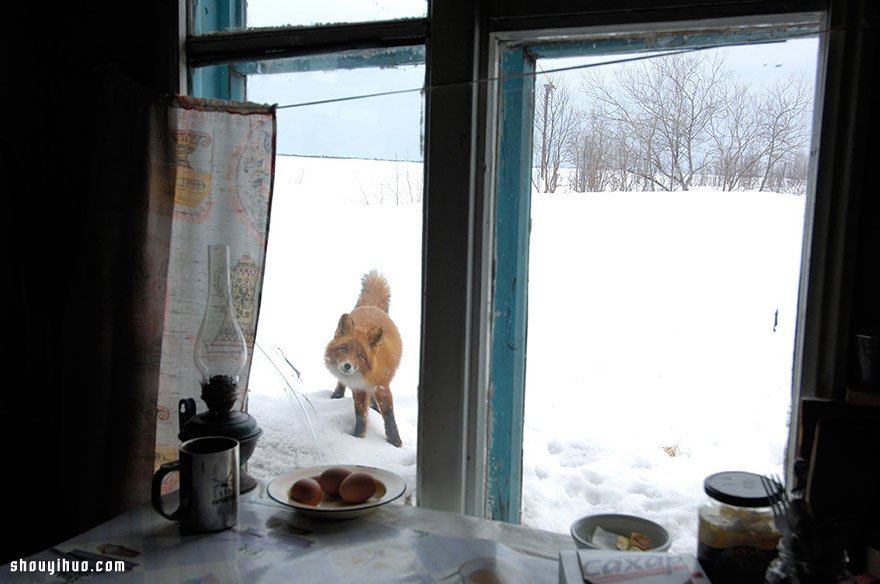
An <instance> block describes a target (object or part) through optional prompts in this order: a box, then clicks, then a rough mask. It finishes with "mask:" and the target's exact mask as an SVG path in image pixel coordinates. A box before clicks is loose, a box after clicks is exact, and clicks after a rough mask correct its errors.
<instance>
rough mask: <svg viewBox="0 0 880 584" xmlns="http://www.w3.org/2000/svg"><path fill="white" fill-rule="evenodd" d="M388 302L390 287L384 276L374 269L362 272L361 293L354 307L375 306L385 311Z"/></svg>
mask: <svg viewBox="0 0 880 584" xmlns="http://www.w3.org/2000/svg"><path fill="white" fill-rule="evenodd" d="M390 304H391V287H390V286H389V285H388V280H386V279H385V276H383V275H382V274H380V273H379V272H377V271H376V270H371V271H370V272H368V273H366V274H364V277H363V278H361V294H360V296H358V300H357V304H355V306H354V307H355V308H357V307H358V306H375V307H376V308H379V309H381V310H383V311H385V312H386V313H387V312H388V307H389V305H390Z"/></svg>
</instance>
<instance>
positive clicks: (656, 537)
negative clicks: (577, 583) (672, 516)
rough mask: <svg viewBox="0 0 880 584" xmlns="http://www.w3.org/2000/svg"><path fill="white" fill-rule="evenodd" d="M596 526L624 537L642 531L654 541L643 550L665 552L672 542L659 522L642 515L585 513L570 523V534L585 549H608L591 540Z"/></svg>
mask: <svg viewBox="0 0 880 584" xmlns="http://www.w3.org/2000/svg"><path fill="white" fill-rule="evenodd" d="M596 527H601V528H602V529H604V530H605V531H608V532H610V533H613V534H617V535H623V536H625V537H629V536H630V534H631V533H632V532H633V531H637V532H639V533H642V534H644V535H646V536H648V537H649V538H651V541H652V542H653V543H654V547H652V548H651V549H647V550H643V551H646V552H665V551H666V550H668V549H669V546H670V544H671V543H672V540H671V539H670V538H669V532H668V531H666V529H664V528H663V526H662V525H660V524H659V523H655V522H653V521H651V520H649V519H645V518H643V517H636V516H635V515H622V514H617V513H606V514H601V515H587V516H586V517H581V518H580V519H577V520H576V521H575V522H574V523H572V524H571V536H572V537H573V538H574V542H575V545H577V547H579V548H581V549H587V550H596V549H609V548H607V547H604V546H601V547H600V546H599V545H598V544H596V543H594V542H593V533H594V532H595V530H596ZM611 549H613V548H611ZM635 553H637V552H635Z"/></svg>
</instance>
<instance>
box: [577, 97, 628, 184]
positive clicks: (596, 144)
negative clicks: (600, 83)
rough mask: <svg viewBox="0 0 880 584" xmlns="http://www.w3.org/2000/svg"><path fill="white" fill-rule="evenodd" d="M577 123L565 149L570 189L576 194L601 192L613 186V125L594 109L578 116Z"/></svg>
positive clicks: (614, 145)
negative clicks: (570, 173)
mask: <svg viewBox="0 0 880 584" xmlns="http://www.w3.org/2000/svg"><path fill="white" fill-rule="evenodd" d="M578 121H579V123H578V125H577V127H576V128H575V131H573V132H572V133H571V134H572V135H571V136H570V138H569V142H568V148H567V152H568V156H567V159H568V162H569V163H571V164H572V165H573V167H574V173H573V174H572V175H571V179H570V182H571V189H572V190H573V191H575V192H578V193H586V192H591V193H596V192H601V191H604V190H606V189H607V188H610V187H611V186H612V185H613V184H614V161H613V157H614V152H615V149H616V148H615V147H616V144H615V143H614V140H615V136H614V133H613V132H614V130H613V126H612V124H613V122H610V121H609V120H608V119H607V117H606V116H605V115H604V114H603V112H601V111H599V110H596V109H593V110H591V111H590V112H589V113H588V114H586V113H580V115H578Z"/></svg>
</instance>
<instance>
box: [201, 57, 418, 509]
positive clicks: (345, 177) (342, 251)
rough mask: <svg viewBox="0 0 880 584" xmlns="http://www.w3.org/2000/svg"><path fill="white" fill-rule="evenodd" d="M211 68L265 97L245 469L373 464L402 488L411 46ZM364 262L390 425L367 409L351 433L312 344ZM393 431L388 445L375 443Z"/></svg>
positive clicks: (414, 268)
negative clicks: (360, 432)
mask: <svg viewBox="0 0 880 584" xmlns="http://www.w3.org/2000/svg"><path fill="white" fill-rule="evenodd" d="M211 69H218V70H223V71H227V72H228V71H232V74H231V75H230V76H232V77H235V78H237V79H239V80H240V81H241V86H242V88H243V92H244V94H245V95H246V98H247V99H248V100H249V101H253V102H257V103H274V104H277V105H278V116H277V119H278V127H277V136H276V151H277V156H276V167H275V182H274V194H273V200H272V207H271V214H270V226H269V239H268V246H267V254H266V267H265V276H264V282H263V289H262V299H261V308H260V315H259V322H258V328H257V337H256V348H255V350H254V359H253V365H252V368H251V373H250V380H249V390H250V394H249V406H248V407H249V411H250V413H251V414H252V415H253V416H254V417H255V418H256V419H257V420H258V422H259V424H260V426H261V428H263V430H264V434H263V436H262V437H261V438H260V440H259V442H258V444H257V447H256V450H255V452H254V454H253V456H252V457H251V459H250V461H249V471H250V473H251V474H252V475H253V476H255V477H257V478H262V479H266V480H271V479H272V478H274V477H275V476H277V475H279V474H281V473H283V472H287V471H288V470H291V469H296V468H302V467H305V466H310V465H322V464H361V465H368V466H376V467H381V468H383V469H387V470H389V471H392V472H395V473H397V474H399V475H400V476H401V477H402V478H404V480H405V481H406V482H407V487H408V488H407V493H408V497H410V498H411V497H412V496H413V494H414V493H415V476H416V465H415V460H416V448H417V431H416V426H417V418H418V401H417V385H418V378H419V355H420V343H421V325H420V317H421V272H422V269H421V261H422V260H421V258H422V254H421V250H422V245H421V244H422V190H423V187H422V185H423V168H422V166H423V165H422V139H423V133H424V132H423V130H422V127H423V111H422V110H423V105H422V104H423V94H422V91H421V89H422V86H423V84H424V76H425V68H424V64H423V49H421V48H420V47H414V48H408V49H406V50H404V49H399V48H397V49H389V50H387V51H368V52H358V51H352V52H347V53H333V54H322V55H316V56H312V57H298V58H295V59H285V60H277V61H265V62H261V63H237V64H235V65H234V66H223V67H212V68H207V70H204V71H202V72H201V73H202V74H203V75H205V76H210V73H211V71H210V70H211ZM373 270H376V271H378V272H379V273H380V274H381V275H382V276H384V278H385V279H386V281H387V283H388V285H389V286H390V306H389V310H388V316H389V317H390V319H391V321H392V322H393V324H394V327H395V328H396V330H397V331H398V333H399V336H400V339H401V342H402V352H401V355H400V357H399V359H400V361H399V367H397V369H396V371H395V373H394V375H393V378H392V380H391V383H390V389H391V396H392V400H393V409H392V410H391V411H392V415H393V421H394V423H396V430H395V429H391V427H390V426H386V421H387V420H386V419H385V416H383V415H381V414H380V413H379V412H378V411H373V410H372V409H368V411H367V412H366V419H367V427H366V432H365V436H364V437H362V438H361V437H355V436H353V435H352V434H353V432H355V431H356V415H355V407H354V400H353V394H352V391H351V388H350V387H349V388H345V389H343V390H340V389H339V387H338V385H337V383H338V380H337V378H336V377H335V376H334V375H333V374H332V373H331V370H332V368H333V365H332V363H329V364H328V362H327V361H325V355H328V354H327V353H325V348H327V347H328V344H329V343H330V341H331V339H333V338H334V335H335V333H336V332H337V326H338V325H339V323H340V319H341V316H342V315H343V314H344V313H345V314H348V313H351V312H352V311H353V309H354V308H355V304H356V301H358V299H359V294H360V292H361V289H362V279H363V278H364V277H365V275H367V274H369V273H370V272H371V271H373ZM355 325H357V322H355ZM382 327H383V331H384V334H387V335H388V337H386V339H387V342H386V340H383V341H382V344H381V345H380V346H386V347H388V354H387V355H386V358H387V359H386V360H385V361H381V360H379V359H374V358H372V357H371V358H370V367H371V368H372V369H371V371H372V372H373V373H374V374H375V375H377V376H378V375H380V372H381V371H391V370H393V369H394V363H393V361H394V358H393V356H394V350H393V349H392V342H391V339H392V337H391V332H390V330H386V325H384V324H383V325H382ZM334 355H335V353H333V354H332V355H330V358H331V360H332V359H335V356H334ZM352 355H353V356H356V357H357V358H361V356H360V354H357V355H354V353H353V354H352ZM365 358H366V357H365ZM380 361H381V362H380ZM383 411H384V407H383ZM397 435H399V438H400V440H401V441H402V445H401V446H400V447H399V448H397V447H395V446H393V445H392V444H389V442H392V443H393V442H395V439H396V436H397Z"/></svg>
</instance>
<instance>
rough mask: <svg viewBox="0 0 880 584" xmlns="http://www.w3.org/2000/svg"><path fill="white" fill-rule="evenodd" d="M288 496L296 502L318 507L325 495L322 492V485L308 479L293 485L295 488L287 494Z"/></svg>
mask: <svg viewBox="0 0 880 584" xmlns="http://www.w3.org/2000/svg"><path fill="white" fill-rule="evenodd" d="M287 496H288V497H290V498H291V499H293V500H294V501H299V502H300V503H305V504H306V505H313V506H317V504H318V503H320V502H321V497H322V496H323V494H322V492H321V485H319V484H318V481H316V480H315V479H308V478H306V479H299V480H298V481H296V482H295V483H293V486H291V487H290V491H288V492H287Z"/></svg>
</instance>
